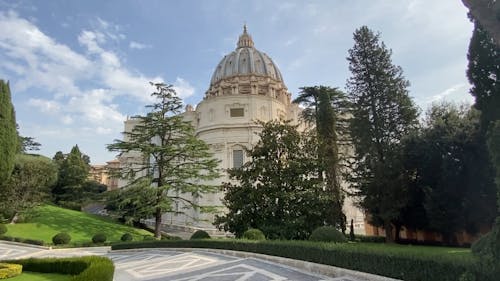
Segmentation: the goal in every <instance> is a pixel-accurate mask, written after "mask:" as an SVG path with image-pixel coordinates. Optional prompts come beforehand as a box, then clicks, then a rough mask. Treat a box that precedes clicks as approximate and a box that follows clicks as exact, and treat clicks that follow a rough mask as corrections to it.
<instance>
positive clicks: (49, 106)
mask: <svg viewBox="0 0 500 281" xmlns="http://www.w3.org/2000/svg"><path fill="white" fill-rule="evenodd" d="M28 104H29V105H30V106H33V107H36V108H38V109H39V110H40V111H41V112H44V113H50V114H55V113H57V112H59V110H60V109H61V105H60V104H59V103H58V102H56V101H50V100H43V99H29V100H28Z"/></svg>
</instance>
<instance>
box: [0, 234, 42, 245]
mask: <svg viewBox="0 0 500 281" xmlns="http://www.w3.org/2000/svg"><path fill="white" fill-rule="evenodd" d="M0 240H4V241H12V242H19V243H26V244H32V245H38V246H43V245H45V242H44V241H42V240H35V239H27V238H21V237H12V236H0Z"/></svg>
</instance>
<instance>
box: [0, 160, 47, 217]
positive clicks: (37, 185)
mask: <svg viewBox="0 0 500 281" xmlns="http://www.w3.org/2000/svg"><path fill="white" fill-rule="evenodd" d="M56 180H57V166H56V165H55V164H54V163H53V162H52V161H51V160H50V159H49V158H46V157H44V156H40V155H27V154H18V155H17V156H16V160H15V165H14V170H13V172H12V175H11V177H10V179H9V180H8V181H7V183H6V186H7V188H5V189H1V190H0V193H2V194H1V195H2V198H5V199H4V200H2V201H3V202H2V205H3V206H2V207H3V208H2V209H4V212H5V211H6V212H7V213H9V214H10V216H13V221H15V220H16V219H17V218H18V217H19V215H21V216H22V215H25V214H26V213H29V212H30V210H31V209H32V208H33V207H34V206H36V205H37V204H40V203H41V202H44V201H45V200H47V199H48V198H49V197H50V187H51V186H52V185H53V184H54V183H55V182H56Z"/></svg>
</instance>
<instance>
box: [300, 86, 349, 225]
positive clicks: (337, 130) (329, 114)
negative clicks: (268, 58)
mask: <svg viewBox="0 0 500 281" xmlns="http://www.w3.org/2000/svg"><path fill="white" fill-rule="evenodd" d="M300 90H301V92H300V93H299V96H298V97H297V98H296V99H295V100H294V101H293V102H294V103H299V104H302V105H304V106H305V108H304V110H303V111H302V119H304V120H305V121H306V122H309V123H313V124H315V131H316V134H317V138H318V145H319V147H318V160H319V169H320V171H319V172H320V176H321V177H322V176H323V173H324V175H325V178H326V187H327V189H328V191H329V194H330V196H331V197H332V201H333V202H334V203H333V204H332V206H329V208H330V211H329V212H328V213H329V217H327V222H328V223H329V224H331V225H334V226H336V227H338V228H340V229H341V230H342V232H344V233H345V230H346V218H345V214H344V213H343V211H342V207H343V203H344V194H343V191H342V187H341V183H340V181H341V179H340V173H341V167H340V164H341V161H342V160H343V159H342V155H341V152H340V149H341V145H342V136H344V135H345V133H346V128H345V126H344V124H345V120H344V119H345V116H342V114H344V113H345V109H346V99H345V95H344V93H342V92H341V91H340V90H338V89H337V88H330V87H325V86H314V87H302V88H300ZM344 115H345V114H344Z"/></svg>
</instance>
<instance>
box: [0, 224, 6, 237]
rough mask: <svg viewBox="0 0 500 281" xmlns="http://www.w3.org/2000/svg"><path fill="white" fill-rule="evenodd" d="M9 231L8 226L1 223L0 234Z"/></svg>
mask: <svg viewBox="0 0 500 281" xmlns="http://www.w3.org/2000/svg"><path fill="white" fill-rule="evenodd" d="M5 233H7V226H6V225H5V224H3V223H0V235H4V234H5Z"/></svg>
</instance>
